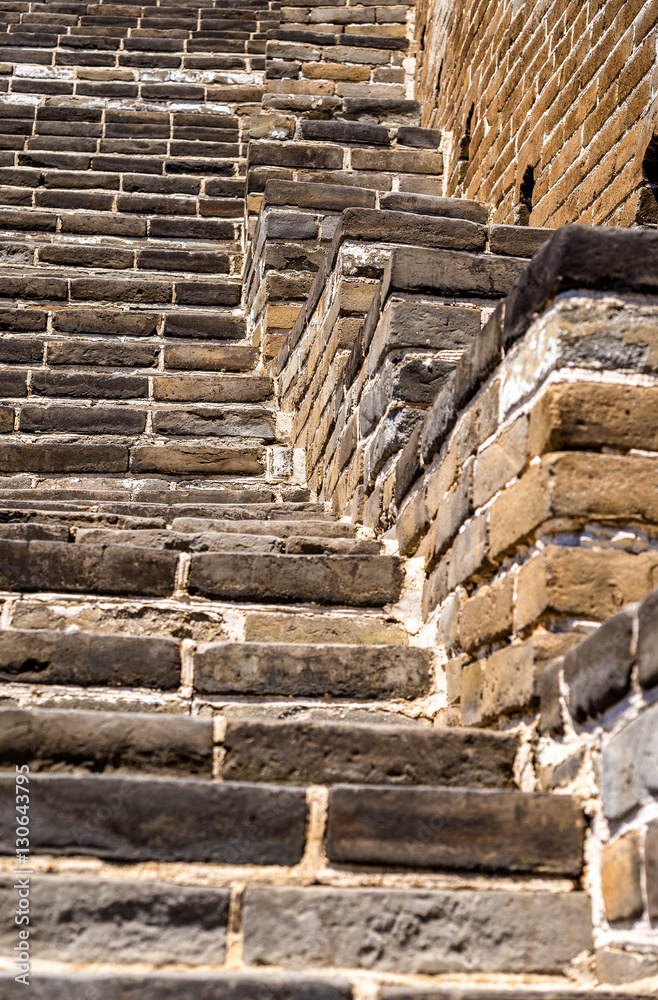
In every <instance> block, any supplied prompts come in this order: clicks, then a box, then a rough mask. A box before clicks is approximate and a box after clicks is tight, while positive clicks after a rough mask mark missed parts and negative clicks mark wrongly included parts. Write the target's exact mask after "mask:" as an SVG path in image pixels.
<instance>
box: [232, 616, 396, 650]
mask: <svg viewBox="0 0 658 1000" xmlns="http://www.w3.org/2000/svg"><path fill="white" fill-rule="evenodd" d="M244 637H245V640H246V641H247V642H325V643H347V644H350V643H363V644H365V645H375V646H383V645H385V644H389V645H394V646H406V645H407V642H408V639H407V635H406V632H405V631H404V629H403V628H402V627H401V626H400V625H397V624H395V623H393V622H387V621H382V620H381V619H378V618H374V617H372V618H369V617H363V618H356V617H352V616H347V615H333V614H332V615H326V614H297V615H295V614H276V613H272V614H258V613H251V614H249V613H248V614H247V617H246V620H245V634H244Z"/></svg>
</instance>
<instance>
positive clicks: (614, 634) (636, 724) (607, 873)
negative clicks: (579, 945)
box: [537, 590, 658, 982]
mask: <svg viewBox="0 0 658 1000" xmlns="http://www.w3.org/2000/svg"><path fill="white" fill-rule="evenodd" d="M540 686H541V720H540V732H541V733H542V738H541V739H540V741H539V745H538V753H537V760H538V776H539V780H540V782H541V784H542V786H543V787H544V788H546V789H547V790H552V789H555V788H560V789H569V790H571V789H573V788H574V787H575V786H579V787H580V789H582V788H584V787H587V786H588V785H589V787H590V789H591V788H592V786H594V787H596V788H597V794H596V795H595V796H594V797H593V800H592V803H591V816H592V831H593V838H592V841H591V843H590V851H591V856H590V859H589V863H590V875H591V882H592V885H591V890H592V900H593V916H594V921H595V924H596V925H598V943H599V948H598V950H597V966H598V974H599V978H600V979H601V980H602V981H604V982H623V981H624V980H627V979H636V978H640V977H642V976H649V975H655V974H656V973H657V972H658V958H657V957H656V944H657V938H658V932H657V928H658V704H657V703H656V695H657V693H658V690H657V689H658V591H656V590H654V591H652V593H651V594H650V595H649V596H648V597H646V598H645V599H644V601H642V602H641V603H640V604H631V605H629V606H627V607H626V608H625V609H624V610H623V611H621V612H620V613H619V614H617V615H615V616H614V617H612V618H610V619H608V621H607V622H605V624H604V625H601V627H600V628H598V629H597V630H596V631H595V632H594V633H593V634H592V635H591V636H590V637H589V638H587V639H585V640H584V641H583V642H581V643H580V644H579V645H578V646H576V647H575V648H573V649H571V650H570V651H569V652H568V653H567V654H566V655H565V656H564V657H560V658H558V659H556V660H553V661H552V662H551V663H549V664H548V665H547V666H546V667H544V669H543V671H542V674H541V681H540Z"/></svg>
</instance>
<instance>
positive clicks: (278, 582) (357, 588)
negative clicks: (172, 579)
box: [188, 554, 402, 607]
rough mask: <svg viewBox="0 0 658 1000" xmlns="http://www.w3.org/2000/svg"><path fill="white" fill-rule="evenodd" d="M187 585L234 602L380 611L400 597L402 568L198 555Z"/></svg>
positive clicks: (356, 559) (379, 562)
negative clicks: (351, 606) (299, 603)
mask: <svg viewBox="0 0 658 1000" xmlns="http://www.w3.org/2000/svg"><path fill="white" fill-rule="evenodd" d="M188 586H189V591H190V594H201V595H203V596H204V597H223V598H228V599H231V600H243V601H244V600H261V601H282V600H288V601H304V602H306V601H313V602H317V603H319V604H356V605H360V606H362V607H381V606H382V605H384V604H387V603H389V602H393V601H395V600H397V598H398V597H399V594H400V589H401V586H402V570H401V566H400V562H399V560H398V559H397V557H395V556H288V555H281V556H243V557H241V558H240V559H239V560H237V559H235V558H234V557H231V556H222V555H219V554H218V555H195V556H193V557H192V563H191V566H190V576H189V584H188Z"/></svg>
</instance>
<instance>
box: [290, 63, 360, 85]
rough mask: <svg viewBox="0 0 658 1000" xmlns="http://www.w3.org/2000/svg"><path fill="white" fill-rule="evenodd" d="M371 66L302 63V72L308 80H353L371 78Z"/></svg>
mask: <svg viewBox="0 0 658 1000" xmlns="http://www.w3.org/2000/svg"><path fill="white" fill-rule="evenodd" d="M371 72H372V71H371V69H370V66H345V65H343V64H342V63H326V62H319V63H318V62H314V63H302V74H303V75H304V76H305V77H306V79H307V80H352V81H358V80H361V81H365V80H369V79H370V74H371Z"/></svg>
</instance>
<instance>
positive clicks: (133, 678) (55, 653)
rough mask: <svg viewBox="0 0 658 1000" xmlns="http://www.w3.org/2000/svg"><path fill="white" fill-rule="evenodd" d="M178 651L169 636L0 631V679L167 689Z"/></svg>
mask: <svg viewBox="0 0 658 1000" xmlns="http://www.w3.org/2000/svg"><path fill="white" fill-rule="evenodd" d="M179 677H180V654H179V648H178V643H177V642H176V641H175V640H173V639H149V638H146V637H142V636H115V635H97V634H94V633H86V632H51V631H47V630H45V629H34V630H28V629H5V630H2V631H0V678H2V679H3V680H5V681H21V682H24V683H33V684H81V685H83V686H88V685H101V684H102V685H105V686H108V687H131V686H134V687H147V688H155V687H157V688H165V689H166V688H172V687H176V686H177V685H178V683H179Z"/></svg>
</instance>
